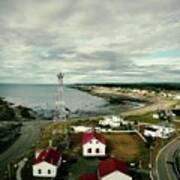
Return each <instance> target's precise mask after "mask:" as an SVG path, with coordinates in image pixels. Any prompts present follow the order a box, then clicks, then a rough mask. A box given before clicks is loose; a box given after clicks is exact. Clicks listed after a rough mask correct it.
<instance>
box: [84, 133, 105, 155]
mask: <svg viewBox="0 0 180 180" xmlns="http://www.w3.org/2000/svg"><path fill="white" fill-rule="evenodd" d="M82 154H83V156H85V157H101V156H105V155H106V142H105V139H104V137H103V136H102V135H101V134H99V133H97V132H94V131H92V132H86V133H84V135H83V139H82Z"/></svg>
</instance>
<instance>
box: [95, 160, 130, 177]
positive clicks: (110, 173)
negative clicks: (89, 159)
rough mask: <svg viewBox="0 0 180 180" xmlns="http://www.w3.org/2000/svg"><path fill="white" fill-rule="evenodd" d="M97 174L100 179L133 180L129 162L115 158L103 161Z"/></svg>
mask: <svg viewBox="0 0 180 180" xmlns="http://www.w3.org/2000/svg"><path fill="white" fill-rule="evenodd" d="M97 174H98V179H100V180H112V179H113V180H132V177H131V176H130V175H129V170H128V166H127V164H126V163H124V162H122V161H119V160H116V159H114V158H108V159H106V160H104V161H102V162H101V163H100V164H99V167H98V173H97Z"/></svg>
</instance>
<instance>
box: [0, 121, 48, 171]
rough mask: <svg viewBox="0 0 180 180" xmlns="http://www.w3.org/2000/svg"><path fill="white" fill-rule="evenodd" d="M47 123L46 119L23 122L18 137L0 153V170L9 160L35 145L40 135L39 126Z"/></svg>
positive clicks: (21, 154) (14, 158)
mask: <svg viewBox="0 0 180 180" xmlns="http://www.w3.org/2000/svg"><path fill="white" fill-rule="evenodd" d="M47 123H48V121H31V122H24V123H23V126H22V130H21V133H22V134H21V135H20V137H19V138H18V139H17V140H16V141H15V143H14V144H12V145H11V146H10V147H9V148H8V149H7V150H6V151H5V152H4V153H2V154H0V170H3V169H5V168H6V167H7V165H8V164H9V163H10V162H12V161H13V160H16V159H17V158H20V157H21V156H23V154H25V153H26V152H28V150H29V149H30V148H32V147H33V146H34V145H36V144H37V143H38V140H39V137H40V131H41V127H43V126H44V125H46V124H47Z"/></svg>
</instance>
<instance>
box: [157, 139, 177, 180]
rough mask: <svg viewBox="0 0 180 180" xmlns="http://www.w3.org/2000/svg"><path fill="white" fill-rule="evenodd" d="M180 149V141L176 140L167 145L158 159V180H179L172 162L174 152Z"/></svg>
mask: <svg viewBox="0 0 180 180" xmlns="http://www.w3.org/2000/svg"><path fill="white" fill-rule="evenodd" d="M179 148H180V139H178V138H176V139H174V140H173V141H172V142H170V143H169V144H168V145H166V146H165V147H164V148H163V149H162V150H161V151H160V153H159V155H158V156H157V159H156V174H157V177H156V178H155V179H157V180H178V178H177V176H176V174H175V172H174V170H173V166H172V164H171V162H173V154H174V152H175V151H176V150H177V149H179Z"/></svg>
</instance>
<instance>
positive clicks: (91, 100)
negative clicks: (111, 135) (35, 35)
mask: <svg viewBox="0 0 180 180" xmlns="http://www.w3.org/2000/svg"><path fill="white" fill-rule="evenodd" d="M0 97H5V99H6V100H7V101H9V102H12V103H14V104H15V105H23V106H26V107H30V108H34V109H47V110H53V109H55V101H56V97H57V85H20V84H0ZM63 98H64V102H65V106H66V107H67V108H68V109H70V111H71V113H72V114H73V116H74V115H75V117H79V116H84V115H85V116H87V115H88V116H90V115H91V116H94V115H107V114H108V115H109V114H119V113H120V112H124V111H126V110H128V109H132V108H137V107H139V106H140V104H138V103H136V102H128V103H126V104H116V105H113V104H109V102H107V101H106V100H105V99H103V98H100V97H96V96H92V95H90V94H88V93H86V92H82V91H80V90H77V89H74V88H70V87H69V86H65V87H64V96H63Z"/></svg>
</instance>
